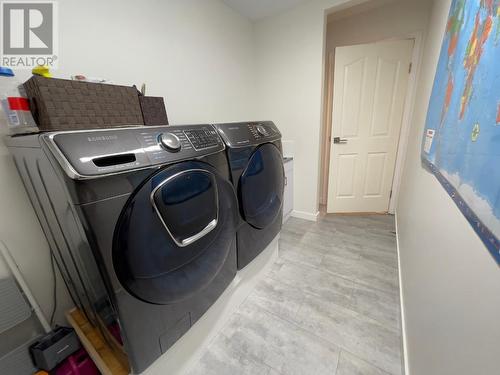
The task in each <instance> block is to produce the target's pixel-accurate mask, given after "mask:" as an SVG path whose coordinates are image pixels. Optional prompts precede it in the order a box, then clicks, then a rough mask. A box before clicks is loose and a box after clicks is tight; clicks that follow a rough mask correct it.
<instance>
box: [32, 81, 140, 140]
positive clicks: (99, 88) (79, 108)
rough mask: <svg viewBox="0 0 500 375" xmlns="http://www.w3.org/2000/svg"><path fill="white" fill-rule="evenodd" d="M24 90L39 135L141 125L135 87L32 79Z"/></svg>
mask: <svg viewBox="0 0 500 375" xmlns="http://www.w3.org/2000/svg"><path fill="white" fill-rule="evenodd" d="M24 88H25V90H26V94H27V95H28V98H29V100H30V108H31V112H32V113H33V117H34V118H35V121H36V123H37V124H38V127H39V129H40V130H41V131H49V130H72V129H95V128H111V127H117V126H134V125H144V120H143V118H142V112H141V106H140V104H139V96H138V91H137V90H136V88H135V87H127V86H117V85H107V84H101V83H91V82H79V81H70V80H66V79H56V78H45V77H41V76H33V77H31V78H30V79H29V80H28V81H26V82H25V83H24Z"/></svg>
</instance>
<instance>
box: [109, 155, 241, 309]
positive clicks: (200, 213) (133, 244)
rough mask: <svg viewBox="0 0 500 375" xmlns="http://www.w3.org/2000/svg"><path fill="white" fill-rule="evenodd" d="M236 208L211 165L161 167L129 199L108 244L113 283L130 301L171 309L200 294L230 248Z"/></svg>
mask: <svg viewBox="0 0 500 375" xmlns="http://www.w3.org/2000/svg"><path fill="white" fill-rule="evenodd" d="M236 225H237V202H236V197H235V194H234V190H233V188H232V186H231V184H230V182H229V181H227V180H226V179H224V178H222V177H221V176H220V175H219V173H218V172H217V171H216V170H215V169H214V168H213V167H211V166H210V165H208V164H205V163H202V162H195V161H188V162H182V163H179V164H176V165H172V166H169V167H166V168H165V169H162V170H160V171H159V172H157V173H156V174H154V175H153V176H152V177H150V178H149V179H148V180H147V181H145V182H144V183H143V184H142V185H141V186H140V187H139V188H138V189H137V190H136V191H135V192H134V193H133V194H132V195H131V197H130V198H129V200H128V201H127V204H126V205H125V207H124V209H123V211H122V213H121V215H120V218H119V220H118V223H117V226H116V228H115V234H114V240H113V265H114V268H115V272H116V275H117V277H118V280H119V281H120V283H121V284H122V285H123V287H124V288H125V289H126V290H127V291H128V292H129V293H130V294H132V295H133V296H134V297H136V298H138V299H141V300H143V301H145V302H149V303H153V304H170V303H175V302H178V301H181V300H184V299H186V298H189V297H190V296H192V295H193V294H195V293H197V292H199V291H200V290H202V289H203V288H204V287H205V286H207V285H208V284H209V283H210V282H211V281H212V280H213V279H214V278H215V276H216V275H217V274H218V273H219V272H220V270H221V268H222V266H223V265H224V263H225V261H226V258H227V257H228V254H229V252H230V251H231V249H232V248H233V243H234V238H235V231H236Z"/></svg>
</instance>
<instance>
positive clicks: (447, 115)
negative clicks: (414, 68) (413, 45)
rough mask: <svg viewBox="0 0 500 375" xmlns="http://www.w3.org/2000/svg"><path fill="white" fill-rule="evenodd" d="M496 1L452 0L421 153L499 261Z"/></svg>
mask: <svg viewBox="0 0 500 375" xmlns="http://www.w3.org/2000/svg"><path fill="white" fill-rule="evenodd" d="M499 2H500V0H453V2H452V4H451V9H450V15H449V19H448V23H447V26H446V34H445V36H444V40H443V45H442V48H441V54H440V58H439V62H438V66H437V70H436V77H435V82H434V87H433V90H432V95H431V99H430V103H429V109H428V113H427V121H426V130H425V134H424V140H423V148H422V159H423V162H424V165H426V166H427V167H428V168H429V169H430V170H431V171H432V172H433V173H434V174H435V175H436V177H437V178H438V179H439V181H440V182H441V183H442V185H443V186H444V188H445V189H446V190H447V191H448V193H449V194H450V196H451V197H452V198H453V200H454V201H455V203H456V204H457V205H458V207H459V209H460V210H461V211H462V213H463V214H464V215H465V217H466V218H467V220H468V221H469V222H470V224H471V225H472V226H473V228H474V230H475V231H476V233H477V234H478V235H479V237H480V238H481V239H482V241H483V242H484V243H485V245H486V247H487V248H488V250H489V251H490V252H491V254H492V255H493V257H494V258H495V260H496V261H497V263H498V264H499V265H500V241H499V239H500V23H499V20H500V9H499Z"/></svg>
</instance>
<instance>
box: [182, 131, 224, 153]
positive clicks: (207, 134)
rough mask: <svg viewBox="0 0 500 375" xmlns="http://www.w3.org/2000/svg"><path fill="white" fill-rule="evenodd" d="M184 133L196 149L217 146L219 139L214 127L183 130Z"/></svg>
mask: <svg viewBox="0 0 500 375" xmlns="http://www.w3.org/2000/svg"><path fill="white" fill-rule="evenodd" d="M184 134H185V135H186V137H187V138H188V139H189V142H191V144H192V145H193V147H194V148H195V149H196V150H205V149H207V148H212V147H218V146H219V145H220V142H221V139H220V137H219V135H218V134H217V131H216V130H215V129H214V128H211V129H206V128H205V129H191V130H184Z"/></svg>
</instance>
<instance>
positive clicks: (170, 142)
mask: <svg viewBox="0 0 500 375" xmlns="http://www.w3.org/2000/svg"><path fill="white" fill-rule="evenodd" d="M158 142H159V143H160V146H161V147H163V148H164V149H165V150H167V151H170V152H177V151H179V150H180V149H181V140H180V139H179V137H177V136H176V135H175V134H173V133H162V134H160V135H159V136H158Z"/></svg>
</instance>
